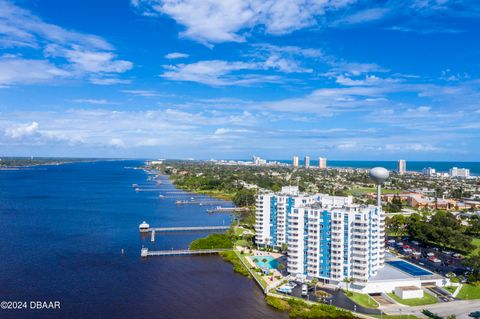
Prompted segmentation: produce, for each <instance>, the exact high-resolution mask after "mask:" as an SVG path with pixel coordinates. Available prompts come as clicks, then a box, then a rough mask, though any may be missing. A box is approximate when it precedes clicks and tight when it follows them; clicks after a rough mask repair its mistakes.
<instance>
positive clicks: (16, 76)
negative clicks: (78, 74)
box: [0, 57, 70, 85]
mask: <svg viewBox="0 0 480 319" xmlns="http://www.w3.org/2000/svg"><path fill="white" fill-rule="evenodd" d="M69 75H70V73H69V72H68V71H66V70H63V69H61V68H58V67H56V66H55V65H53V64H51V63H50V62H48V61H43V60H30V59H23V58H15V57H7V58H3V57H0V85H8V84H25V83H37V82H45V81H49V80H52V79H54V78H64V77H68V76H69Z"/></svg>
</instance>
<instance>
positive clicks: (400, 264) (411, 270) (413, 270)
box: [387, 260, 433, 276]
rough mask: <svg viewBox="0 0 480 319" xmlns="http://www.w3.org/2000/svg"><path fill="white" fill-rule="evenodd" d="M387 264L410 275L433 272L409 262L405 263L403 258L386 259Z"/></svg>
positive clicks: (424, 274)
mask: <svg viewBox="0 0 480 319" xmlns="http://www.w3.org/2000/svg"><path fill="white" fill-rule="evenodd" d="M387 264H389V265H392V266H393V267H395V268H397V269H400V270H401V271H403V272H406V273H407V274H409V275H412V276H429V275H433V273H431V272H429V271H426V270H424V269H422V268H420V267H417V266H415V265H413V264H411V263H407V262H406V261H403V260H395V261H387Z"/></svg>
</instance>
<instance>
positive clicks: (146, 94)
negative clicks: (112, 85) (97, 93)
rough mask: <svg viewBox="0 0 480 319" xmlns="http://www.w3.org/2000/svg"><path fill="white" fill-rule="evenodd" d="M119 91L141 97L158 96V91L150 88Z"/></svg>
mask: <svg viewBox="0 0 480 319" xmlns="http://www.w3.org/2000/svg"><path fill="white" fill-rule="evenodd" d="M121 92H123V93H127V94H131V95H136V96H142V97H154V96H160V94H159V93H158V92H155V91H150V90H122V91H121Z"/></svg>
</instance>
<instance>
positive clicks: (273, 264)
mask: <svg viewBox="0 0 480 319" xmlns="http://www.w3.org/2000/svg"><path fill="white" fill-rule="evenodd" d="M250 259H251V260H252V261H253V262H254V263H255V264H256V265H257V266H258V267H259V268H260V269H264V268H267V269H277V267H278V265H280V262H279V261H278V260H276V259H275V258H273V257H272V256H251V257H250ZM264 260H266V262H265V261H264Z"/></svg>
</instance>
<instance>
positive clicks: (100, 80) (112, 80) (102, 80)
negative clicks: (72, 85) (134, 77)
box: [89, 76, 131, 85]
mask: <svg viewBox="0 0 480 319" xmlns="http://www.w3.org/2000/svg"><path fill="white" fill-rule="evenodd" d="M89 80H90V82H91V83H93V84H98V85H113V84H128V83H130V82H131V81H130V80H125V79H120V78H117V77H109V76H104V77H102V76H100V77H99V76H92V77H90V78H89Z"/></svg>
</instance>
